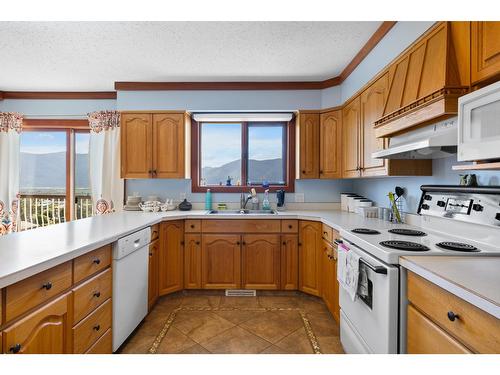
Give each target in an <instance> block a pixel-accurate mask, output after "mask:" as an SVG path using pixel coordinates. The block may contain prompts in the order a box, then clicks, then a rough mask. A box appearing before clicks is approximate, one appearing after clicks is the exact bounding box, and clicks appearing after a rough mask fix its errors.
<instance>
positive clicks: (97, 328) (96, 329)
mask: <svg viewBox="0 0 500 375" xmlns="http://www.w3.org/2000/svg"><path fill="white" fill-rule="evenodd" d="M92 329H93V330H94V331H96V332H97V331H99V330H100V329H101V326H100V325H99V324H98V325H95V326H94V327H93V328H92Z"/></svg>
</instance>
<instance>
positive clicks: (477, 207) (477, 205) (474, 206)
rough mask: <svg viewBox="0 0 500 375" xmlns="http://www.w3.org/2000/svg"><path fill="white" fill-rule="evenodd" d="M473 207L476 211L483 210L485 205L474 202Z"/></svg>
mask: <svg viewBox="0 0 500 375" xmlns="http://www.w3.org/2000/svg"><path fill="white" fill-rule="evenodd" d="M472 209H473V210H474V211H482V210H483V206H481V205H480V204H478V203H475V204H473V205H472Z"/></svg>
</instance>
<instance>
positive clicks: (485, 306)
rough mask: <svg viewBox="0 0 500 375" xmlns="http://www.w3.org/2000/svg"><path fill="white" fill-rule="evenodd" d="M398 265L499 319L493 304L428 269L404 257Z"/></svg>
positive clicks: (499, 309)
mask: <svg viewBox="0 0 500 375" xmlns="http://www.w3.org/2000/svg"><path fill="white" fill-rule="evenodd" d="M399 264H400V265H401V266H403V267H404V268H406V269H407V270H410V271H412V272H414V273H416V274H417V275H419V276H421V277H423V278H424V279H426V280H428V281H430V282H431V283H433V284H436V285H437V286H439V287H441V288H443V289H445V290H446V291H448V292H450V293H452V294H454V295H455V296H457V297H459V298H461V299H463V300H464V301H467V302H469V303H470V304H472V305H474V306H476V307H477V308H479V309H481V310H483V311H485V312H487V313H488V314H490V315H493V316H494V317H495V318H497V319H500V307H499V306H498V305H496V304H495V303H493V302H492V301H490V300H488V299H486V298H484V297H482V296H480V295H478V294H476V293H474V292H472V291H470V290H468V289H466V288H464V287H462V286H460V285H458V284H456V283H453V282H451V281H449V280H447V279H445V278H443V277H442V276H439V275H437V274H435V273H434V272H432V271H429V270H428V269H426V268H424V267H422V266H420V265H418V264H415V263H414V262H412V261H411V260H408V259H405V258H404V257H402V258H400V259H399Z"/></svg>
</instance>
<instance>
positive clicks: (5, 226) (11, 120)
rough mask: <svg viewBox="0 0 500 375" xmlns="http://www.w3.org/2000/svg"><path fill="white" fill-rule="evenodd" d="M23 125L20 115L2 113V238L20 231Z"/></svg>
mask: <svg viewBox="0 0 500 375" xmlns="http://www.w3.org/2000/svg"><path fill="white" fill-rule="evenodd" d="M22 123H23V117H22V115H20V114H19V113H6V112H0V236H2V235H4V234H8V233H11V232H16V231H17V229H18V218H19V210H18V208H19V158H20V148H19V147H20V146H19V142H20V136H21V127H22Z"/></svg>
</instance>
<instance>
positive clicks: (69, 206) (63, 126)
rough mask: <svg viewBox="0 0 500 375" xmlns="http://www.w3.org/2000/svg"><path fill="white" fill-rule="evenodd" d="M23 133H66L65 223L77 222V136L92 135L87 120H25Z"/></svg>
mask: <svg viewBox="0 0 500 375" xmlns="http://www.w3.org/2000/svg"><path fill="white" fill-rule="evenodd" d="M22 132H65V133H66V189H65V208H64V211H65V218H64V219H65V222H69V221H73V220H77V219H76V216H75V212H74V211H75V208H74V201H75V189H74V186H75V173H74V172H75V158H74V156H73V155H74V153H75V134H76V133H90V127H89V123H88V121H87V120H79V119H78V120H76V119H69V120H67V119H64V120H62V119H24V120H23V127H22Z"/></svg>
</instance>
